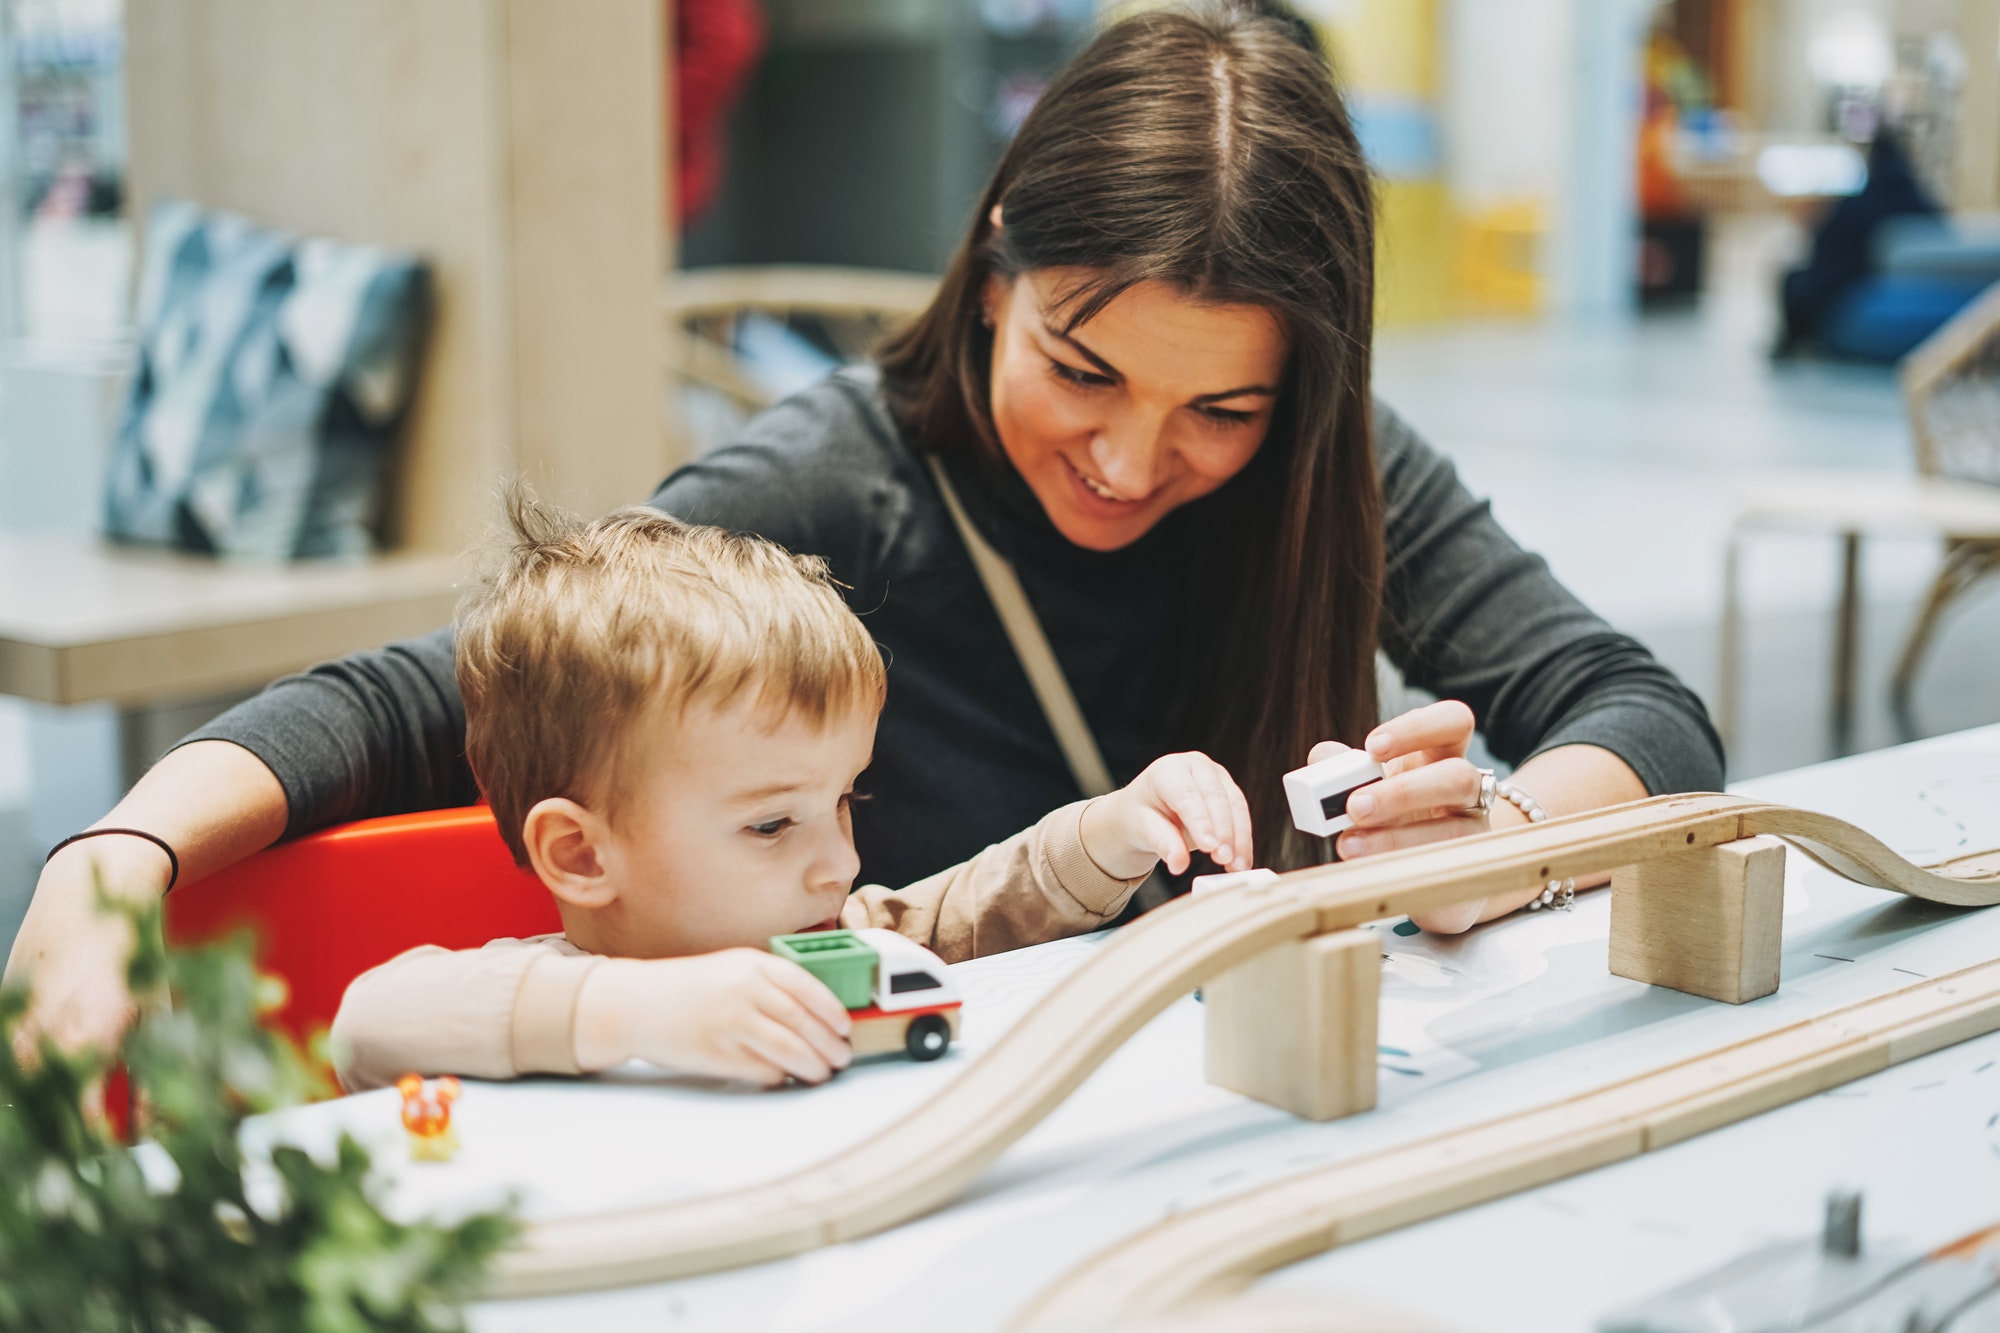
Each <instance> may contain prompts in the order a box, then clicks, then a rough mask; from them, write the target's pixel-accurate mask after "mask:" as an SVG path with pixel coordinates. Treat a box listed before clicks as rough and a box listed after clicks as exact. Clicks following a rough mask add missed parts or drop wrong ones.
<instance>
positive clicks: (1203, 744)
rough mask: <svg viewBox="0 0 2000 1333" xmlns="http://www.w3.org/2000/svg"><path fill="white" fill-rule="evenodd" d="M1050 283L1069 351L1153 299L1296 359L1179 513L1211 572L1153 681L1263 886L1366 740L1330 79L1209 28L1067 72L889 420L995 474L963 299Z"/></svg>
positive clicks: (898, 384) (1125, 45)
mask: <svg viewBox="0 0 2000 1333" xmlns="http://www.w3.org/2000/svg"><path fill="white" fill-rule="evenodd" d="M995 204H998V205H1000V206H1001V209H1002V217H1003V222H1004V225H1003V226H1002V227H999V228H997V229H996V228H995V227H993V226H992V225H991V224H990V222H989V220H988V219H989V215H990V214H991V213H992V211H993V206H994V205H995ZM1052 268H1073V269H1077V270H1081V271H1084V272H1087V273H1088V274H1089V275H1090V276H1089V278H1088V280H1087V281H1085V282H1084V283H1082V284H1081V285H1079V286H1077V287H1075V288H1073V289H1071V290H1068V291H1066V292H1065V293H1063V296H1062V299H1061V302H1060V313H1061V315H1062V317H1063V318H1064V319H1065V320H1066V321H1067V327H1068V328H1069V329H1072V330H1073V329H1075V328H1076V327H1077V326H1078V325H1081V324H1083V323H1084V322H1085V321H1087V320H1089V319H1090V318H1091V317H1092V316H1093V315H1095V314H1096V313H1097V312H1098V311H1100V310H1102V309H1103V308H1104V306H1105V305H1106V304H1107V303H1109V302H1110V301H1111V300H1112V299H1114V298H1115V297H1116V296H1117V295H1118V294H1119V293H1120V292H1123V291H1125V290H1126V289H1127V288H1129V287H1131V286H1133V285H1134V284H1136V283H1140V282H1148V281H1157V282H1164V283H1167V284H1169V285H1170V286H1172V287H1174V288H1175V289H1177V290H1179V291H1181V292H1184V293H1186V294H1187V295H1189V296H1190V297H1192V298H1194V299H1196V300H1199V301H1203V302H1212V303H1217V304H1231V305H1256V306H1261V307H1264V308H1265V309H1268V310H1270V311H1271V312H1272V313H1273V314H1274V315H1276V316H1277V318H1278V319H1279V320H1280V321H1281V322H1282V323H1283V325H1284V327H1285V329H1286V330H1287V332H1288V333H1289V335H1290V340H1291V354H1290V364H1289V366H1288V367H1287V371H1286V377H1285V382H1284V385H1283V386H1282V390H1281V393H1280V396H1279V399H1278V402H1277V406H1276V409H1275V412H1274V415H1273V418H1272V421H1271V426H1270V431H1269V434H1268V436H1267V438H1266V439H1265V442H1264V444H1263V445H1262V447H1261V448H1260V449H1259V450H1258V451H1257V455H1256V457H1255V458H1253V459H1252V461H1251V463H1250V465H1249V466H1248V467H1247V468H1245V469H1244V471H1243V472H1242V473H1240V474H1238V475H1237V476H1236V477H1235V478H1233V479H1231V481H1230V482H1229V483H1228V484H1227V485H1225V486H1224V487H1223V488H1222V489H1221V490H1220V491H1218V492H1217V494H1216V496H1214V497H1211V498H1210V499H1209V500H1204V501H1200V502H1198V503H1200V504H1201V505H1202V508H1203V513H1204V515H1205V516H1206V520H1207V532H1206V538H1205V539H1204V540H1203V541H1202V542H1201V545H1202V546H1203V547H1205V548H1206V549H1205V550H1200V551H1197V552H1195V553H1194V556H1195V558H1194V559H1193V560H1192V561H1191V562H1190V564H1191V568H1192V575H1191V578H1192V583H1193V586H1191V587H1188V588H1186V589H1185V590H1184V592H1183V596H1184V597H1185V598H1187V599H1190V600H1191V601H1192V602H1193V603H1194V604H1196V605H1199V606H1202V607H1203V608H1204V610H1205V613H1206V614H1207V616H1208V620H1207V624H1208V625H1209V626H1210V627H1211V628H1209V629H1208V630H1207V632H1205V633H1181V634H1177V635H1175V636H1174V637H1173V639H1172V641H1171V642H1170V645H1169V658H1170V660H1168V661H1166V662H1164V663H1163V664H1162V666H1163V669H1164V671H1165V679H1166V681H1167V683H1168V688H1167V691H1166V694H1165V698H1166V699H1167V701H1168V702H1167V703H1166V705H1165V706H1167V707H1169V708H1170V710H1171V712H1172V716H1171V718H1170V719H1169V726H1168V728H1167V730H1168V733H1169V734H1170V735H1171V736H1172V737H1173V739H1174V742H1175V743H1176V744H1177V745H1185V746H1190V747H1197V748H1200V749H1202V750H1205V751H1206V752H1208V753H1209V754H1211V755H1213V756H1214V757H1215V758H1216V759H1218V760H1220V761H1221V762H1222V763H1224V764H1225V765H1227V766H1228V767H1229V769H1230V771H1231V772H1232V773H1234V774H1235V775H1236V777H1237V780H1238V781H1239V782H1240V783H1241V784H1242V786H1243V789H1244V792H1245V793H1246V794H1247V795H1248V797H1249V798H1250V804H1251V811H1252V815H1253V817H1254V819H1255V823H1256V837H1257V845H1258V848H1259V852H1260V855H1259V859H1260V860H1261V861H1262V862H1264V863H1265V864H1268V865H1274V866H1279V867H1290V866H1295V865H1299V864H1303V863H1305V862H1306V861H1307V860H1308V859H1310V858H1311V855H1312V851H1313V850H1314V849H1313V848H1312V847H1311V845H1310V844H1309V843H1308V842H1307V841H1306V840H1305V838H1304V837H1303V836H1302V835H1300V834H1299V833H1298V832H1297V831H1296V830H1294V829H1293V828H1292V826H1291V821H1290V820H1289V819H1288V818H1287V817H1286V813H1285V802H1284V798H1283V794H1282V791H1281V789H1280V788H1281V784H1280V781H1279V779H1280V778H1281V776H1282V775H1283V774H1284V772H1285V771H1286V770H1287V769H1291V768H1295V767H1297V766H1298V765H1300V764H1302V763H1304V762H1305V758H1306V752H1307V750H1308V749H1309V748H1310V747H1311V746H1312V744H1313V743H1314V742H1315V741H1321V740H1328V739H1333V740H1341V741H1345V742H1347V743H1348V744H1350V745H1358V744H1360V742H1361V740H1362V738H1363V737H1364V736H1365V735H1366V733H1367V731H1368V729H1369V728H1370V727H1372V726H1373V725H1374V723H1375V708H1376V700H1375V671H1374V659H1375V641H1376V621H1377V615H1378V612H1379V607H1380V602H1381V596H1382V577H1383V576H1382V564H1383V544H1382V542H1383V539H1382V493H1381V484H1380V482H1379V480H1378V479H1377V476H1376V471H1375V461H1374V448H1373V436H1372V430H1371V422H1370V396H1369V343H1370V338H1371V335H1372V332H1373V323H1374V291H1373V288H1374V283H1373V271H1374V225H1373V194H1372V189H1371V182H1370V179H1369V176H1368V171H1367V167H1366V166H1365V164H1364V162H1363V159H1362V156H1361V150H1360V147H1359V145H1358V144H1357V143H1356V141H1355V137H1354V131H1353V128H1352V126H1351V125H1350V124H1349V122H1348V118H1347V113H1346V110H1345V109H1344V108H1343V107H1342V105H1341V102H1340V98H1339V96H1338V94H1337V93H1336V92H1335V91H1334V87H1333V80H1332V75H1331V72H1330V71H1329V69H1328V67H1327V65H1326V64H1325V62H1324V61H1323V60H1322V59H1321V58H1320V57H1319V56H1318V55H1317V53H1315V52H1312V51H1309V50H1307V49H1305V48H1304V47H1302V46H1300V45H1299V44H1298V41H1297V39H1296V36H1295V34H1294V32H1293V31H1292V30H1290V29H1288V28H1287V27H1285V26H1284V25H1282V24H1280V23H1277V22H1273V21H1271V20H1267V19H1260V18H1256V17H1254V16H1251V15H1249V14H1246V13H1242V12H1238V11H1233V10H1229V9H1223V8H1215V9H1201V10H1193V11H1188V10H1181V11H1171V10H1170V11H1153V12H1149V13H1145V14H1142V15H1139V16H1137V17H1134V18H1130V19H1126V20H1124V21H1123V22H1120V23H1117V24H1114V25H1112V26H1111V27H1109V28H1107V29H1106V30H1105V31H1104V32H1103V33H1102V34H1100V35H1099V36H1098V38H1097V39H1096V40H1095V41H1094V42H1092V43H1091V44H1090V46H1089V47H1088V48H1087V49H1085V50H1084V51H1083V52H1082V53H1081V54H1080V55H1078V56H1077V57H1076V58H1075V59H1074V60H1072V61H1071V62H1070V63H1069V65H1068V66H1066V67H1065V68H1064V69H1063V71H1062V72H1061V73H1060V74H1058V75H1057V76H1056V78H1055V80H1054V81H1053V82H1052V83H1051V84H1050V86H1049V88H1048V91H1047V92H1046V93H1044V94H1043V95H1042V98H1041V100H1040V101H1039V102H1038V103H1037V104H1036V106H1035V108H1034V110H1033V112H1032V113H1031V114H1030V115H1029V116H1028V118H1027V120H1026V122H1025V123H1023V125H1022V126H1021V129H1020V131H1019V133H1018V134H1017V135H1016V136H1015V138H1014V142H1013V144H1012V145H1011V147H1009V149H1008V151H1007V153H1006V156H1005V157H1004V158H1003V159H1002V160H1001V163H1000V166H999V168H998V170H996V171H995V173H994V176H993V180H992V182H991V183H990V184H988V186H987V187H986V192H985V193H984V194H983V195H982V196H981V198H980V201H979V207H978V210H977V212H976V213H975V215H974V217H973V222H972V227H971V230H970V233H969V234H968V235H967V237H966V240H965V242H964V244H963V245H962V246H961V247H960V248H959V250H958V253H957V255H956V256H955V257H954V258H953V260H952V263H951V266H950V268H949V270H948V271H947V272H946V274H945V278H944V282H943V285H942V287H941V288H940V290H939V292H938V295H937V298H936V300H935V301H934V302H933V303H932V305H931V307H930V308H929V310H927V311H926V312H925V313H924V314H923V315H922V316H921V317H920V318H918V319H917V320H916V322H915V323H913V324H912V325H910V326H909V327H908V328H906V329H905V330H903V331H902V332H901V333H900V334H898V335H897V336H896V337H895V338H894V339H892V340H891V341H890V343H889V344H888V345H887V347H886V348H885V349H884V352H883V355H882V357H881V362H882V368H883V376H884V384H885V386H886V389H887V392H888V395H889V400H890V403H891V404H892V406H893V408H894V409H895V411H896V413H897V415H898V416H899V418H900V419H901V420H902V422H903V424H904V426H905V427H906V428H907V429H909V430H910V431H911V432H912V433H913V434H914V435H916V436H917V437H918V438H920V439H922V440H923V441H925V442H926V443H927V445H928V446H929V447H931V448H934V449H937V450H940V451H942V452H960V451H979V450H983V451H985V452H986V455H987V456H988V457H989V458H998V457H1000V456H1001V450H1000V443H999V440H998V438H997V436H996V435H995V432H994V428H993V419H992V414H991V411H990V408H989V403H988V384H987V379H988V364H989V361H990V358H991V355H992V335H991V334H990V333H989V332H988V331H987V330H986V329H985V328H984V327H983V325H982V324H981V320H980V313H981V301H980V298H981V295H982V288H983V285H984V282H985V280H986V278H987V276H988V275H989V274H993V273H998V274H1000V275H1002V276H1003V277H1007V278H1013V277H1016V276H1018V275H1020V274H1022V273H1025V272H1028V271H1030V270H1037V269H1052ZM1218 622H1223V623H1226V625H1227V627H1226V628H1213V627H1214V626H1216V625H1217V624H1218Z"/></svg>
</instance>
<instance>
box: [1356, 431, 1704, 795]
mask: <svg viewBox="0 0 2000 1333" xmlns="http://www.w3.org/2000/svg"><path fill="white" fill-rule="evenodd" d="M1375 419H1376V446H1377V449H1378V452H1379V454H1380V466H1381V473H1382V485H1383V495H1384V499H1385V502H1386V508H1387V517H1386V520H1385V533H1386V538H1387V548H1388V549H1387V555H1388V560H1387V568H1386V575H1387V577H1386V589H1385V597H1384V607H1383V615H1382V646H1383V649H1384V651H1386V652H1387V653H1388V655H1389V657H1390V659H1391V660H1393V661H1394V662H1395V663H1396V665H1397V666H1398V667H1399V668H1401V670H1402V672H1403V674H1404V676H1405V677H1406V678H1407V679H1408V680H1409V681H1410V682H1411V683H1412V684H1414V685H1417V686H1418V687H1420V688H1422V689H1424V690H1427V691H1429V692H1430V693H1431V694H1434V695H1436V696H1437V697H1439V698H1441V699H1460V700H1463V701H1464V702H1465V703H1466V704H1468V705H1470V706H1471V708H1472V711H1473V713H1474V714H1475V715H1476V717H1477V719H1478V725H1479V730H1480V732H1481V733H1482V734H1483V735H1484V736H1485V738H1486V744H1487V748H1488V749H1490V750H1491V751H1492V752H1493V754H1494V755H1495V756H1497V757H1498V758H1500V759H1502V760H1504V761H1505V762H1507V763H1509V764H1513V765H1516V766H1517V767H1520V768H1522V769H1524V770H1525V768H1526V766H1527V765H1528V763H1530V762H1531V761H1532V760H1533V759H1535V758H1536V757H1537V756H1539V755H1541V754H1542V753H1543V752H1546V751H1553V750H1555V749H1557V748H1559V747H1565V746H1579V745H1580V746H1594V747H1596V748H1598V749H1602V750H1607V751H1609V752H1610V753H1611V754H1613V755H1616V756H1617V757H1618V758H1619V759H1620V760H1622V761H1623V763H1624V765H1625V767H1626V769H1628V770H1629V771H1630V772H1631V773H1633V774H1635V775H1636V776H1637V777H1638V779H1639V780H1640V782H1641V783H1642V784H1643V786H1644V788H1645V791H1646V792H1648V793H1651V794H1653V795H1661V794H1664V793H1666V792H1676V791H1713V790H1715V789H1717V788H1719V787H1720V786H1721V785H1722V782H1723V766H1722V742H1721V740H1720V739H1719V738H1718V737H1717V735H1716V733H1715V728H1714V727H1713V726H1711V725H1710V723H1709V719H1708V711H1707V709H1705V708H1704V707H1703V706H1702V703H1701V700H1700V699H1699V698H1697V697H1696V696H1695V694H1694V692H1693V691H1691V690H1689V689H1688V688H1687V687H1686V686H1685V685H1683V684H1682V683H1681V682H1680V681H1679V680H1678V679H1677V678H1675V676H1674V674H1673V672H1671V671H1669V670H1667V668H1666V667H1664V666H1662V665H1661V664H1660V663H1659V661H1658V660H1656V659H1655V658H1654V657H1653V655H1652V654H1651V653H1649V652H1647V651H1646V649H1645V647H1644V646H1643V645H1641V644H1640V643H1639V642H1638V641H1636V640H1635V639H1633V638H1631V637H1630V636H1629V635H1625V634H1621V633H1619V632H1618V631H1617V630H1615V629H1613V628H1612V627H1611V626H1610V625H1608V624H1606V623H1605V622H1604V621H1603V620H1602V619H1601V618H1599V617H1598V616H1596V615H1595V614H1593V613H1592V612H1591V611H1590V609H1589V608H1588V607H1586V606H1584V605H1583V603H1581V602H1580V601H1578V600H1577V599H1576V597H1575V596H1574V595H1572V594H1571V593H1570V591H1569V590H1568V589H1567V588H1565V587H1563V586H1562V584H1561V583H1560V582H1558V581H1557V580H1556V578H1555V576H1554V575H1553V574H1551V573H1550V572H1549V569H1548V565H1547V564H1546V563H1545V562H1544V561H1543V560H1542V558H1541V557H1540V556H1537V555H1534V554H1532V553H1530V552H1528V551H1524V550H1522V549H1521V547H1520V545H1519V544H1518V543H1516V542H1515V541H1514V539H1513V538H1512V537H1511V536H1509V535H1508V534H1507V532H1506V531H1505V530H1504V529H1503V528H1502V527H1501V526H1500V524H1499V523H1498V522H1497V521H1496V520H1495V519H1494V517H1493V514H1492V511H1491V509H1490V508H1489V507H1488V505H1487V504H1486V502H1484V501H1481V500H1475V499H1474V498H1473V497H1472V495H1471V494H1470V493H1469V492H1467V490H1466V489H1465V487H1464V486H1463V485H1462V484H1460V482H1459V480H1458V474H1457V472H1456V471H1455V470H1454V469H1453V467H1452V466H1451V464H1450V462H1449V461H1447V460H1446V459H1445V458H1444V457H1443V456H1441V455H1440V454H1438V453H1437V452H1436V451H1435V450H1433V449H1432V448H1430V446H1428V445H1426V444H1425V443H1424V442H1423V441H1422V440H1421V439H1419V438H1418V437H1417V435H1416V433H1415V432H1414V431H1412V430H1411V429H1410V427H1409V426H1408V425H1407V424H1405V423H1404V422H1403V421H1402V420H1401V419H1400V418H1398V417H1397V416H1396V415H1395V413H1393V412H1392V411H1390V410H1389V409H1388V408H1387V407H1386V406H1384V405H1382V404H1380V403H1378V404H1377V405H1376V411H1375ZM1536 795H1537V796H1539V795H1541V793H1539V792H1537V793H1536ZM1609 803H1610V802H1609V801H1608V800H1601V801H1597V802H1594V803H1593V804H1597V805H1604V804H1609ZM1544 804H1547V802H1546V800H1545V801H1544ZM1550 810H1551V812H1552V813H1554V807H1553V806H1551V807H1550Z"/></svg>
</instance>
